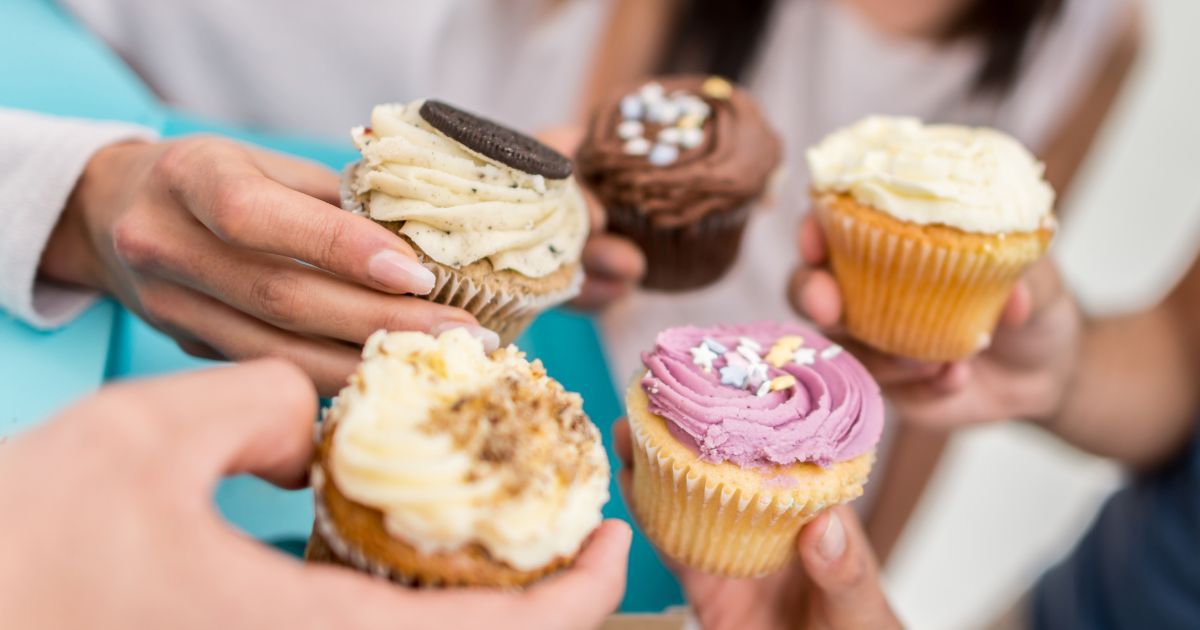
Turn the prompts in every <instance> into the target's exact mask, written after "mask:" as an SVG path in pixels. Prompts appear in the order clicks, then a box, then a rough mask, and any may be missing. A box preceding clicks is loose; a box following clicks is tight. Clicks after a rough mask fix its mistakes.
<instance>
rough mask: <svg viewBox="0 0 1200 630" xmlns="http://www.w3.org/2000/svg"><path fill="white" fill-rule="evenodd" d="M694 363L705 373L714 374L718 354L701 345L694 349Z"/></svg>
mask: <svg viewBox="0 0 1200 630" xmlns="http://www.w3.org/2000/svg"><path fill="white" fill-rule="evenodd" d="M691 352H692V363H694V364H696V365H699V366H700V367H701V368H702V369H703V370H704V371H705V372H712V369H713V361H716V360H717V353H715V352H713V351H712V350H709V349H708V346H706V345H704V344H700V345H698V346H696V347H695V348H692V350H691Z"/></svg>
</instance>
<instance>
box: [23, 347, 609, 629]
mask: <svg viewBox="0 0 1200 630" xmlns="http://www.w3.org/2000/svg"><path fill="white" fill-rule="evenodd" d="M263 391H269V392H271V395H270V396H263V395H262V392H263ZM316 401H317V398H316V392H315V391H314V390H313V385H312V384H311V382H310V381H309V379H308V378H307V376H306V375H305V373H304V372H302V371H301V370H299V369H298V368H297V367H296V366H294V365H292V364H289V363H286V362H284V361H281V360H278V359H274V360H263V361H255V362H249V363H245V364H242V365H238V366H235V367H224V368H215V369H209V370H204V371H200V372H195V373H190V374H186V375H178V376H171V377H164V378H159V379H155V380H148V381H142V382H130V383H125V384H120V385H114V386H111V387H108V388H105V389H103V390H101V391H100V392H99V393H97V394H95V395H92V396H89V397H88V398H86V399H84V400H83V401H81V402H78V403H77V404H75V405H73V406H71V407H69V408H68V409H66V410H64V411H62V412H61V413H59V414H57V415H56V416H55V417H54V418H53V419H51V420H50V421H49V422H47V423H45V424H43V425H42V426H40V427H38V428H37V429H34V430H32V431H30V432H29V433H26V434H23V435H19V436H17V437H15V438H11V439H9V440H7V441H6V442H0V512H2V513H3V514H6V515H10V517H11V516H12V515H19V517H18V518H9V519H7V520H8V522H7V523H6V525H5V529H4V534H5V535H4V536H3V537H2V538H0V555H3V556H4V559H5V561H4V562H3V563H2V565H0V627H4V628H45V629H47V630H49V629H56V628H61V629H64V630H65V629H68V628H97V629H100V628H113V629H116V628H217V627H220V628H228V629H231V630H232V629H240V628H246V629H249V628H264V627H287V628H332V627H337V628H384V627H387V628H446V627H453V628H484V627H486V628H498V629H505V628H511V629H516V628H545V629H547V630H560V629H571V628H576V629H579V630H584V629H588V628H594V627H596V626H598V625H600V623H601V622H603V620H604V619H605V618H606V617H607V616H608V615H609V613H611V612H612V611H613V610H614V609H615V608H616V607H617V604H618V603H619V602H620V600H621V595H622V592H623V591H624V587H625V563H626V557H627V553H628V549H629V542H630V537H631V532H630V529H629V526H628V525H626V524H625V523H624V522H622V521H618V520H609V521H606V522H605V523H604V524H602V525H601V526H600V528H599V529H598V530H597V531H596V532H595V534H593V535H592V537H591V539H590V540H589V542H588V543H587V544H586V547H585V548H584V550H583V551H582V552H581V553H580V555H579V557H578V559H577V560H576V561H575V563H574V565H573V566H572V567H571V568H569V569H567V570H564V571H562V572H560V573H558V574H556V575H554V576H553V577H550V578H548V579H546V580H544V581H542V582H539V583H538V584H537V585H535V586H533V587H531V588H529V589H527V590H525V591H523V592H520V593H515V592H502V591H498V590H480V589H456V590H444V591H430V590H425V591H420V590H411V589H406V588H401V587H398V586H394V585H391V584H388V583H387V582H384V581H380V580H378V579H375V578H373V577H370V576H367V575H365V574H361V573H358V572H356V571H351V570H347V569H344V568H341V567H332V566H328V565H312V564H301V563H299V562H297V561H295V560H294V559H291V558H288V557H286V556H284V555H283V554H281V553H279V552H277V551H274V550H271V549H269V548H267V547H264V546H262V545H259V544H258V543H256V542H254V541H252V540H250V539H247V538H246V537H245V536H244V535H242V534H240V533H238V532H236V531H235V530H233V529H232V528H231V527H230V526H229V525H228V524H227V523H225V522H223V521H222V520H221V519H220V518H219V517H218V515H217V513H216V511H215V510H214V509H213V506H212V503H211V501H212V498H211V494H212V488H213V485H214V484H215V483H216V481H217V479H218V478H219V477H221V476H224V475H231V474H236V473H251V474H254V475H257V476H259V477H262V478H263V479H265V480H268V481H270V482H271V483H275V484H279V485H283V486H287V487H297V486H299V485H302V484H303V483H304V482H305V479H306V477H307V474H308V467H309V463H310V461H311V455H312V449H313V443H312V426H311V424H312V418H313V417H314V414H315V413H316Z"/></svg>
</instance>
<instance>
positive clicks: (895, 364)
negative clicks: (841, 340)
mask: <svg viewBox="0 0 1200 630" xmlns="http://www.w3.org/2000/svg"><path fill="white" fill-rule="evenodd" d="M852 354H853V355H854V357H855V358H857V359H858V360H859V361H860V362H861V363H862V364H863V367H866V368H867V371H868V372H870V373H871V376H873V377H874V378H875V380H876V381H878V382H879V384H880V385H883V386H890V385H907V384H909V383H915V382H919V381H928V380H931V379H934V378H937V377H938V376H939V375H941V374H942V371H943V369H944V368H945V364H944V363H931V362H928V361H918V360H915V359H909V358H906V357H897V356H893V355H889V354H883V353H881V352H879V351H877V350H872V349H869V348H865V347H863V346H856V347H855V349H854V350H853V351H852Z"/></svg>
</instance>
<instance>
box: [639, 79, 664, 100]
mask: <svg viewBox="0 0 1200 630" xmlns="http://www.w3.org/2000/svg"><path fill="white" fill-rule="evenodd" d="M665 94H666V90H664V89H663V86H662V84H661V83H656V82H653V81H651V82H650V83H647V84H645V85H643V86H642V88H641V89H640V90H638V95H639V96H641V97H642V100H643V101H647V102H649V101H661V100H662V99H663V96H664V95H665Z"/></svg>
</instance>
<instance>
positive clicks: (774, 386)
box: [771, 374, 796, 392]
mask: <svg viewBox="0 0 1200 630" xmlns="http://www.w3.org/2000/svg"><path fill="white" fill-rule="evenodd" d="M795 384H796V377H795V376H792V375H791V374H784V375H783V376H776V377H775V378H773V379H771V391H773V392H777V391H779V390H781V389H788V388H789V387H792V386H794V385H795Z"/></svg>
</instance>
